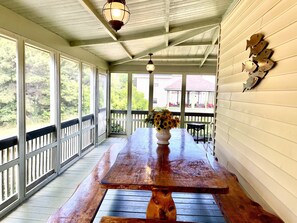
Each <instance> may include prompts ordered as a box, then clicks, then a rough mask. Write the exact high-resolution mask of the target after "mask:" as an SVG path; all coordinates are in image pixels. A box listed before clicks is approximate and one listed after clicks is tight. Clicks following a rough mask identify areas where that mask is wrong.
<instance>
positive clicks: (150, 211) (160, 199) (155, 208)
mask: <svg viewBox="0 0 297 223" xmlns="http://www.w3.org/2000/svg"><path fill="white" fill-rule="evenodd" d="M171 193H172V192H170V191H168V190H159V189H153V190H152V197H151V200H150V202H149V204H148V206H147V210H146V218H147V219H161V220H174V221H175V220H176V208H175V204H174V201H173V199H172V196H171Z"/></svg>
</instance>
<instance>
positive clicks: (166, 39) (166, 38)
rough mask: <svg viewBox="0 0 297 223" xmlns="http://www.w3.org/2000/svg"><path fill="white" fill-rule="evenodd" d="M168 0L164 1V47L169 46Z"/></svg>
mask: <svg viewBox="0 0 297 223" xmlns="http://www.w3.org/2000/svg"><path fill="white" fill-rule="evenodd" d="M169 23H170V0H165V32H166V34H165V35H164V38H165V46H168V45H169Z"/></svg>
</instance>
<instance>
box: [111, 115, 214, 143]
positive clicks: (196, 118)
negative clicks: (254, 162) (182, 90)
mask: <svg viewBox="0 0 297 223" xmlns="http://www.w3.org/2000/svg"><path fill="white" fill-rule="evenodd" d="M131 114H132V123H129V124H130V125H131V129H132V133H133V132H134V131H135V130H136V129H137V128H146V127H148V124H147V123H145V122H144V120H145V118H146V117H147V114H148V111H136V110H135V111H132V112H131ZM172 114H173V116H174V117H178V118H179V119H180V118H181V117H180V115H181V114H180V112H172ZM213 117H214V114H213V113H196V112H186V113H185V117H184V127H185V128H187V123H202V124H205V137H206V139H209V138H211V135H212V123H213V121H214V118H213ZM110 123H111V128H110V129H111V133H113V134H126V133H127V125H128V123H127V110H111V117H110ZM198 136H199V137H201V136H203V131H199V135H198Z"/></svg>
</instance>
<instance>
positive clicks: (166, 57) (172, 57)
mask: <svg viewBox="0 0 297 223" xmlns="http://www.w3.org/2000/svg"><path fill="white" fill-rule="evenodd" d="M203 59H204V55H189V56H184V55H175V56H154V57H153V61H158V60H203ZM208 59H209V60H215V61H216V60H217V57H216V56H209V57H208ZM147 60H149V57H148V56H145V57H142V58H139V59H135V61H147Z"/></svg>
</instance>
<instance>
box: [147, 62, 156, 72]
mask: <svg viewBox="0 0 297 223" xmlns="http://www.w3.org/2000/svg"><path fill="white" fill-rule="evenodd" d="M146 70H147V72H149V73H150V74H151V73H152V72H153V71H154V70H155V65H154V64H153V61H151V60H150V61H149V62H148V64H147V65H146Z"/></svg>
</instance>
